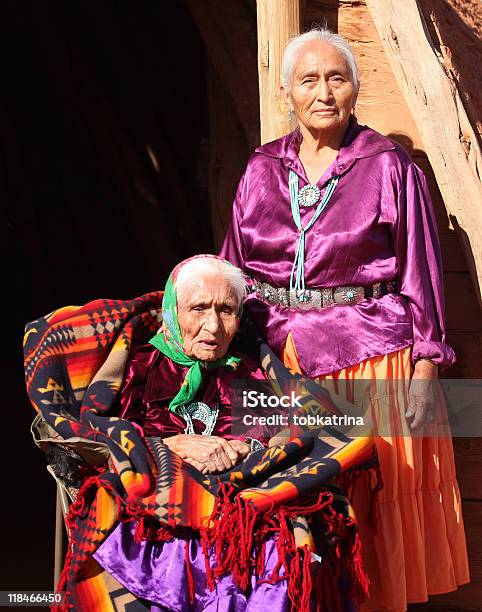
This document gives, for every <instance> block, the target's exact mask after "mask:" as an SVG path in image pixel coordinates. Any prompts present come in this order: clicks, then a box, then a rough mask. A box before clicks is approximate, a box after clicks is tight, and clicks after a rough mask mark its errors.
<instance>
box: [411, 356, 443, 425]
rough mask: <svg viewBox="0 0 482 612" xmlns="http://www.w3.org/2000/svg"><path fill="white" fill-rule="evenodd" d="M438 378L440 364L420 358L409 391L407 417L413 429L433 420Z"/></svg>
mask: <svg viewBox="0 0 482 612" xmlns="http://www.w3.org/2000/svg"><path fill="white" fill-rule="evenodd" d="M437 378H438V366H437V365H436V364H435V363H432V362H431V361H429V360H428V359H419V360H418V361H417V362H416V363H415V370H414V373H413V376H412V380H411V381H410V389H409V391H408V409H407V412H406V413H405V418H406V419H407V423H408V425H409V427H410V429H411V430H412V431H417V430H419V429H420V428H422V427H423V426H424V425H426V424H427V423H429V422H430V421H433V419H434V415H433V409H434V407H435V381H436V380H437Z"/></svg>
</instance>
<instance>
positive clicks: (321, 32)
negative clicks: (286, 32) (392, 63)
mask: <svg viewBox="0 0 482 612" xmlns="http://www.w3.org/2000/svg"><path fill="white" fill-rule="evenodd" d="M314 40H319V41H320V42H324V43H327V44H329V45H331V46H332V47H335V49H337V50H338V51H339V52H340V53H341V54H342V55H343V57H344V58H345V59H346V61H347V64H348V66H349V68H350V71H351V76H352V81H353V84H354V85H355V89H356V91H357V93H358V90H359V89H360V76H359V72H358V66H357V63H356V60H355V56H354V55H353V51H352V49H351V47H350V45H349V44H348V42H347V41H346V40H345V39H344V38H343V36H340V35H339V34H335V33H334V32H332V31H331V30H328V29H327V28H313V29H312V30H309V31H308V32H305V33H304V34H300V35H299V36H295V38H292V39H291V40H289V41H288V43H287V44H286V47H285V51H284V54H283V62H282V64H281V82H282V85H283V87H284V88H285V90H286V91H287V92H288V93H289V92H290V89H291V85H292V79H293V70H294V68H295V65H296V62H297V61H298V55H299V53H300V51H301V49H302V48H303V47H304V46H305V45H306V44H307V43H310V42H312V41H314Z"/></svg>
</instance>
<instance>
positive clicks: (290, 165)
mask: <svg viewBox="0 0 482 612" xmlns="http://www.w3.org/2000/svg"><path fill="white" fill-rule="evenodd" d="M300 142H301V133H300V132H299V131H295V132H292V133H291V134H288V135H287V136H284V137H283V138H280V139H278V140H275V141H273V142H270V143H267V144H265V145H263V146H261V147H259V148H257V149H256V151H255V153H254V154H253V155H252V157H251V158H250V160H249V161H248V165H247V168H246V171H245V173H244V175H243V176H242V178H241V181H240V183H239V187H238V191H237V195H236V199H235V201H234V205H233V213H232V221H231V225H230V228H229V230H228V233H227V236H226V239H225V241H224V245H223V247H222V249H221V253H220V255H221V256H222V257H225V258H226V259H228V260H229V261H231V262H232V263H233V264H234V265H236V266H238V267H240V268H241V269H242V270H243V271H244V272H245V273H246V274H248V275H249V276H250V277H252V278H255V279H257V280H259V281H261V282H267V283H269V284H271V285H272V286H274V287H286V288H289V280H290V274H291V268H292V265H293V261H294V257H295V248H296V244H297V239H298V235H299V234H298V230H297V228H296V226H295V223H294V221H293V218H292V214H291V205H290V195H289V188H288V174H289V171H290V170H293V171H294V172H296V174H298V176H299V178H300V181H299V187H300V189H301V187H303V186H304V185H306V184H307V183H308V182H309V181H308V179H307V177H306V173H305V171H304V168H303V166H302V164H301V162H300V159H299V157H298V151H299V145H300ZM336 175H338V176H339V177H340V180H339V182H338V185H337V187H336V189H335V192H334V194H333V196H332V197H331V199H330V201H329V203H328V205H327V207H326V208H325V210H324V211H323V213H322V214H321V216H320V217H319V218H318V220H317V221H316V222H315V224H314V225H313V227H312V228H311V229H310V230H309V231H308V232H307V234H306V242H305V245H306V246H305V279H306V286H307V287H308V288H324V287H340V286H346V285H364V286H367V285H372V284H374V283H376V282H379V281H392V280H395V279H396V280H397V281H398V286H399V293H398V294H389V295H385V296H383V297H382V298H380V299H375V298H370V299H366V300H364V301H363V302H361V303H360V304H357V305H354V306H345V305H335V306H332V307H328V308H323V309H319V310H314V309H312V310H298V309H292V308H283V307H281V306H279V305H276V306H273V305H270V304H267V303H266V302H264V301H263V300H261V299H259V298H257V297H256V296H255V295H254V294H251V295H250V296H248V297H247V299H246V301H245V306H246V309H247V310H248V312H249V313H250V315H251V317H252V319H253V320H254V322H255V324H256V325H257V327H258V329H259V330H260V331H261V332H262V333H264V335H265V337H266V339H267V341H268V343H269V344H270V345H271V347H272V348H273V349H274V350H275V351H276V352H278V354H280V352H281V351H282V349H283V347H284V344H285V342H286V338H287V336H288V333H289V332H290V331H291V333H292V335H293V339H294V342H295V346H296V350H297V353H298V358H299V362H300V366H301V368H302V370H303V372H304V374H306V375H307V376H311V377H314V376H318V375H321V374H327V373H330V372H335V371H337V370H340V369H341V368H345V367H348V366H351V365H354V364H357V363H360V362H361V361H363V360H365V359H368V358H370V357H375V356H378V355H386V354H388V353H391V352H393V351H396V350H399V349H402V348H405V347H407V346H410V345H413V350H412V357H413V360H414V361H416V360H417V359H419V358H421V357H426V358H428V359H431V360H432V361H434V362H436V363H438V364H439V365H441V366H444V367H446V366H449V365H451V364H452V363H453V362H454V361H455V354H454V352H453V350H452V349H451V348H450V347H449V346H448V345H447V344H446V343H445V329H444V295H443V283H442V260H441V254H440V247H439V242H438V235H437V227H436V222H435V216H434V211H433V207H432V203H431V200H430V195H429V192H428V188H427V183H426V179H425V176H424V175H423V173H422V172H421V170H420V169H419V168H418V167H417V166H416V165H415V164H414V163H413V162H412V161H411V159H410V157H409V156H408V154H407V153H406V152H405V150H404V149H403V148H402V147H400V146H399V145H398V144H395V143H393V142H392V141H391V140H389V139H388V138H386V137H384V136H382V135H381V134H379V133H378V132H375V131H374V130H372V129H370V128H369V127H366V126H361V125H359V124H358V123H357V122H356V120H355V119H354V118H352V121H351V123H350V126H349V128H348V131H347V133H346V135H345V138H344V141H343V144H342V146H341V148H340V150H339V152H338V155H337V157H336V159H335V161H334V162H333V163H332V164H331V166H329V168H328V169H327V170H326V171H325V173H324V174H323V176H322V177H321V178H320V180H319V181H318V183H317V184H318V186H319V187H320V189H321V190H322V193H323V190H324V189H325V188H326V185H327V183H328V181H329V180H330V179H331V178H332V177H334V176H336ZM315 208H316V206H315V207H311V208H308V209H306V208H305V209H303V210H301V218H302V221H303V220H305V221H306V222H308V221H309V219H310V218H311V216H312V215H313V213H314V210H315Z"/></svg>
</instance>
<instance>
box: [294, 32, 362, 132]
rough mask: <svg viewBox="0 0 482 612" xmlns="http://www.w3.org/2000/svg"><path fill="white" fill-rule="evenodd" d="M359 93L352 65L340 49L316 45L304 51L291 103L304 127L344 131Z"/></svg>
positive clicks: (298, 64) (296, 66)
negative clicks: (351, 69)
mask: <svg viewBox="0 0 482 612" xmlns="http://www.w3.org/2000/svg"><path fill="white" fill-rule="evenodd" d="M356 93H357V92H356V88H355V85H354V84H353V82H352V75H351V71H350V67H349V65H348V62H347V61H346V59H345V58H344V57H343V55H342V54H341V53H340V51H338V49H336V48H335V47H333V46H332V45H330V44H327V43H323V42H320V41H312V42H310V43H308V44H307V45H306V46H305V47H304V48H303V49H302V50H301V51H300V53H299V55H298V61H297V62H296V64H295V67H294V70H293V75H292V86H291V91H290V94H289V95H288V96H287V100H288V106H289V107H290V110H293V111H294V112H295V114H296V117H297V118H298V121H299V122H300V124H301V125H302V126H304V127H305V128H307V129H309V130H310V131H319V130H327V131H336V130H338V129H340V130H342V129H343V128H345V127H346V126H347V125H348V121H349V119H350V114H351V110H352V108H353V106H354V104H355V100H356Z"/></svg>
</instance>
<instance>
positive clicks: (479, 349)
mask: <svg viewBox="0 0 482 612" xmlns="http://www.w3.org/2000/svg"><path fill="white" fill-rule="evenodd" d="M474 299H475V298H474ZM460 316H463V312H461V314H460ZM447 343H448V344H449V345H450V346H451V347H452V348H453V349H454V351H455V354H456V355H457V362H456V363H455V365H453V366H452V367H451V368H450V369H449V370H447V372H446V374H445V377H446V378H482V359H481V358H480V356H481V354H482V332H480V331H479V332H477V333H474V332H471V331H454V330H451V329H449V330H447Z"/></svg>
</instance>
